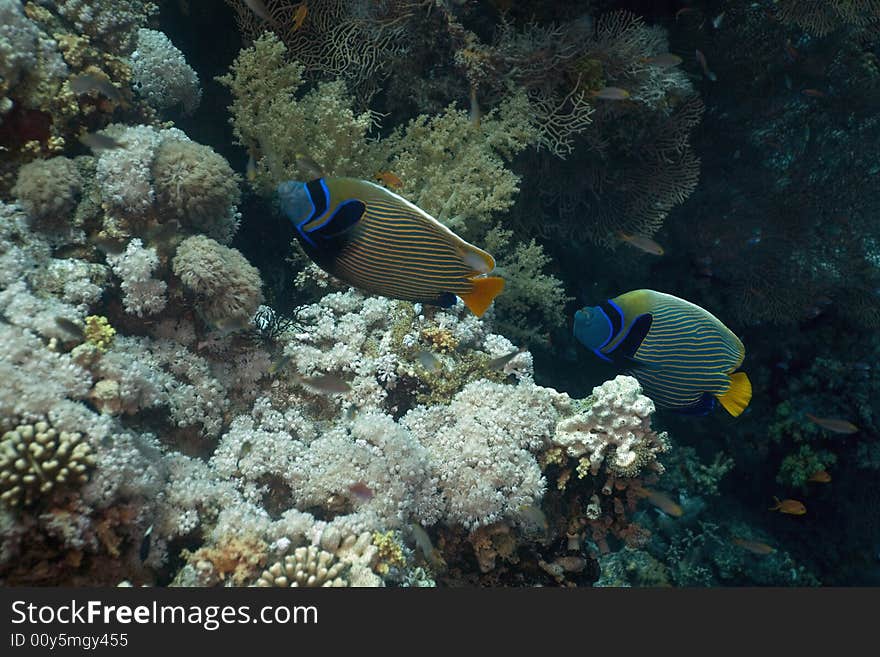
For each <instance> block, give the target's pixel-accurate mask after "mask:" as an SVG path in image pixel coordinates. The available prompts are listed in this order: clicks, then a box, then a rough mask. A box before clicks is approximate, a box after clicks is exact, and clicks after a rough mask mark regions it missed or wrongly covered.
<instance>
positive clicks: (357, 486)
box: [348, 481, 373, 502]
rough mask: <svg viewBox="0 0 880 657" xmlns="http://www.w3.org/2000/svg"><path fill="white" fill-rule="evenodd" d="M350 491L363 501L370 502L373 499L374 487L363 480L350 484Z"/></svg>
mask: <svg viewBox="0 0 880 657" xmlns="http://www.w3.org/2000/svg"><path fill="white" fill-rule="evenodd" d="M348 492H349V493H351V494H352V495H353V496H354V497H356V498H357V499H358V500H360V501H361V502H369V501H370V500H371V499H373V491H372V489H371V488H370V487H369V486H367V485H366V484H365V483H364V482H362V481H359V482H357V483H354V484H352V485H351V486H349V487H348Z"/></svg>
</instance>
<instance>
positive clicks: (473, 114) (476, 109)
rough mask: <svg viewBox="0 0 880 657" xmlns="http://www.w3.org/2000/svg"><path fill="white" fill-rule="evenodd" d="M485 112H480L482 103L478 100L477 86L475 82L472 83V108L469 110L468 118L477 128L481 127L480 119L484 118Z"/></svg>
mask: <svg viewBox="0 0 880 657" xmlns="http://www.w3.org/2000/svg"><path fill="white" fill-rule="evenodd" d="M482 117H483V114H482V112H480V104H479V103H478V102H477V86H476V85H475V84H471V109H470V112H469V116H468V118H469V119H470V121H471V125H473V126H474V127H475V128H479V127H480V120H481V119H482Z"/></svg>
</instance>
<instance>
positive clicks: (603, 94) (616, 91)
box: [593, 87, 629, 100]
mask: <svg viewBox="0 0 880 657" xmlns="http://www.w3.org/2000/svg"><path fill="white" fill-rule="evenodd" d="M593 98H599V99H601V100H626V99H627V98H629V92H628V91H627V90H626V89H621V88H620V87H604V88H602V89H599V91H594V92H593Z"/></svg>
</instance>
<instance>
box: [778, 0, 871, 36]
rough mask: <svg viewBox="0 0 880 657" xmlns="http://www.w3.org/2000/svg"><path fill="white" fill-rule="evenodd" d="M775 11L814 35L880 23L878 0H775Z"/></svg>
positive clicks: (783, 18)
mask: <svg viewBox="0 0 880 657" xmlns="http://www.w3.org/2000/svg"><path fill="white" fill-rule="evenodd" d="M776 11H777V12H778V13H779V18H780V19H781V20H782V21H784V22H786V23H794V24H795V25H798V26H799V27H802V28H803V29H805V30H807V31H808V32H810V33H811V34H815V35H816V36H823V35H825V34H828V33H829V32H831V31H832V30H835V29H838V28H840V27H842V26H845V25H851V26H859V27H863V26H865V25H869V24H871V23H877V22H880V0H778V1H777V2H776Z"/></svg>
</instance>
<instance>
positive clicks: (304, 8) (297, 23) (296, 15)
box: [290, 2, 309, 32]
mask: <svg viewBox="0 0 880 657" xmlns="http://www.w3.org/2000/svg"><path fill="white" fill-rule="evenodd" d="M308 15H309V6H308V5H307V4H306V3H305V2H301V3H300V5H299V7H297V8H296V11H295V12H293V26H292V27H291V28H290V31H291V32H296V31H297V30H298V29H299V28H301V27H302V26H303V23H305V21H306V16H308Z"/></svg>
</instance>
